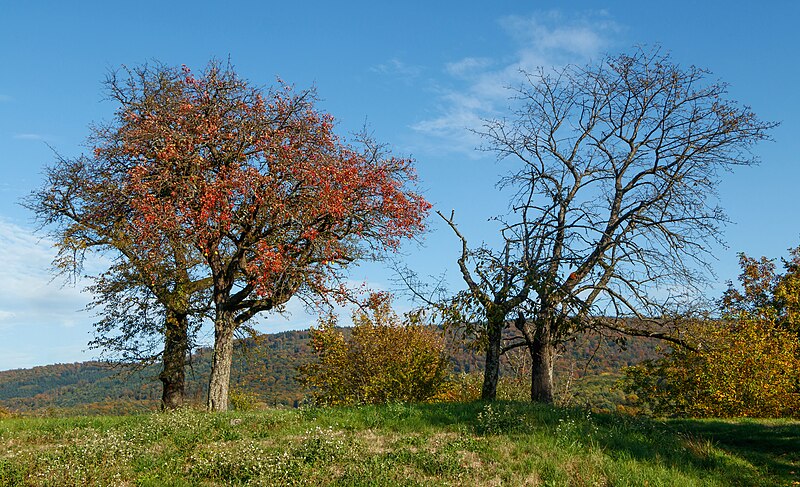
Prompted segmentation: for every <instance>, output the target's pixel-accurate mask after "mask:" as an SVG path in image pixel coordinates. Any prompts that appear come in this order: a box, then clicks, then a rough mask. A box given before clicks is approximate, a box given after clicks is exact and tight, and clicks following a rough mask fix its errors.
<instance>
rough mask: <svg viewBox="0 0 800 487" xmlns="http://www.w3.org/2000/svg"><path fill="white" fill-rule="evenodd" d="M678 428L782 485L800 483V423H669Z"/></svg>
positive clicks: (687, 421)
mask: <svg viewBox="0 0 800 487" xmlns="http://www.w3.org/2000/svg"><path fill="white" fill-rule="evenodd" d="M669 424H670V425H671V426H673V427H674V428H675V429H676V430H678V431H680V432H682V433H684V434H686V435H690V436H692V437H696V438H705V439H708V440H710V441H711V442H713V444H714V446H715V447H717V448H719V449H721V450H724V451H726V452H728V453H730V454H732V455H735V456H738V457H740V458H742V459H744V460H746V461H747V462H749V463H751V464H752V465H754V466H756V467H757V468H758V469H759V470H760V471H761V472H763V473H764V474H766V475H769V476H771V477H774V478H776V480H780V485H800V423H798V422H797V421H791V420H752V419H740V420H721V419H712V420H709V419H703V420H700V419H683V420H671V421H670V422H669Z"/></svg>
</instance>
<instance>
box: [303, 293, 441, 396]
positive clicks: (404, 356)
mask: <svg viewBox="0 0 800 487" xmlns="http://www.w3.org/2000/svg"><path fill="white" fill-rule="evenodd" d="M336 324H337V321H336V317H335V316H330V317H328V318H327V319H324V320H322V321H321V322H320V327H319V328H318V329H312V330H311V342H312V347H313V350H314V352H315V354H316V355H317V361H316V362H312V363H311V364H308V365H306V366H304V367H303V368H302V369H301V379H300V380H301V382H302V383H303V384H305V385H306V386H308V387H309V388H310V390H311V395H312V397H313V398H314V401H315V402H317V403H320V404H328V405H337V404H381V403H386V402H389V401H407V402H419V401H428V400H431V399H433V398H435V397H436V396H437V395H439V394H441V393H442V392H444V389H445V387H446V385H447V382H446V377H447V374H448V366H449V364H448V360H447V357H446V356H445V354H444V338H443V336H442V333H440V332H439V331H437V330H435V329H433V328H430V327H427V326H423V325H420V324H418V323H415V322H413V321H412V322H409V321H405V322H401V320H400V319H399V318H398V316H397V315H396V314H395V313H394V312H393V311H392V310H391V308H390V302H389V301H388V300H387V299H380V298H379V299H372V300H371V301H370V304H369V306H368V308H367V311H357V312H356V313H354V315H353V324H354V327H353V329H352V333H351V335H350V337H349V338H347V337H346V336H345V334H344V333H343V332H342V331H341V330H340V329H337V328H336Z"/></svg>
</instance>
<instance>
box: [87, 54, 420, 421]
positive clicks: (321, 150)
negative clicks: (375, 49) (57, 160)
mask: <svg viewBox="0 0 800 487" xmlns="http://www.w3.org/2000/svg"><path fill="white" fill-rule="evenodd" d="M122 75H123V76H121V77H118V76H117V74H115V75H113V76H112V77H111V78H110V79H109V81H108V83H107V85H108V86H109V89H110V95H111V98H112V99H113V100H116V101H117V102H119V108H118V110H117V112H116V114H115V117H114V119H113V120H112V122H111V123H109V124H107V125H105V126H101V127H98V128H97V129H96V130H95V136H94V137H93V139H92V141H91V142H92V143H93V145H94V157H95V159H97V160H102V161H114V164H115V167H120V166H121V167H124V168H125V170H124V171H118V172H117V173H116V174H114V175H110V176H111V177H117V178H119V179H120V186H121V188H122V191H123V192H124V194H126V195H128V196H129V207H128V211H127V213H126V215H125V219H126V224H127V225H128V226H129V227H130V238H131V239H132V241H134V242H136V244H137V246H138V247H140V248H141V249H142V251H143V252H144V253H145V254H146V255H148V256H149V258H148V259H147V261H148V262H152V263H153V264H154V265H157V263H159V262H162V261H163V260H164V257H163V255H164V254H165V253H169V252H174V249H175V244H176V242H179V243H180V245H181V246H185V247H186V251H187V252H188V253H191V255H195V256H198V260H197V261H195V260H191V262H192V264H191V265H192V269H191V270H192V272H193V273H194V274H199V275H201V276H206V277H207V278H208V279H209V282H208V289H210V292H209V294H210V297H211V302H212V303H213V310H214V322H215V349H214V359H213V364H214V365H213V368H212V373H211V380H210V387H209V404H208V406H209V408H210V409H212V410H225V409H227V396H228V392H227V389H228V381H229V377H230V363H231V356H232V351H233V334H234V331H235V330H236V329H237V328H239V327H240V326H242V325H243V324H244V323H245V322H247V321H248V320H249V319H251V318H252V317H254V316H255V315H256V314H258V313H260V312H265V311H271V310H276V309H280V306H282V305H283V304H284V303H286V302H287V301H288V300H289V299H291V298H292V297H295V296H299V297H301V298H302V299H304V300H305V301H306V302H307V303H312V304H318V305H319V304H327V303H329V302H330V301H331V300H342V299H348V298H351V293H350V290H349V289H348V288H347V287H346V286H345V285H344V284H343V283H344V280H345V278H346V268H347V267H348V265H350V264H351V263H353V262H355V261H357V260H360V259H369V258H374V257H377V256H379V255H381V254H382V253H383V252H385V251H387V250H395V249H396V248H397V247H398V246H399V245H400V242H401V240H402V239H404V238H410V237H413V236H414V235H415V234H417V233H418V232H420V231H421V230H422V228H423V220H424V218H425V217H426V215H427V212H428V209H429V208H430V205H429V203H427V202H426V201H425V200H424V199H423V197H422V196H421V195H419V194H418V193H416V192H415V191H414V184H415V179H416V176H415V173H414V169H413V161H411V160H410V159H403V158H396V157H392V156H390V155H387V154H386V153H385V151H384V150H383V149H382V147H381V146H379V145H377V144H375V143H374V142H373V141H371V140H369V139H368V138H367V137H359V138H358V139H357V140H356V142H355V143H354V144H353V143H348V142H346V141H344V140H342V139H341V138H340V137H338V136H337V135H336V134H335V133H334V120H333V117H332V116H330V115H328V114H326V113H323V112H321V111H319V110H318V109H317V108H316V107H315V102H316V100H315V95H314V92H313V91H296V90H294V89H293V88H292V87H291V86H289V85H287V84H285V83H283V82H279V83H278V87H277V88H275V89H271V90H263V89H259V88H254V87H252V86H250V85H249V84H248V83H247V82H246V81H244V80H243V79H241V78H240V77H238V76H237V74H236V73H235V72H234V71H233V69H232V68H231V66H222V65H220V64H219V63H211V64H210V65H209V66H208V68H207V69H206V70H205V71H204V72H202V73H199V74H196V73H194V72H192V71H191V70H190V69H189V68H187V67H185V66H184V67H182V68H171V67H165V66H155V67H149V66H144V67H141V68H137V69H134V70H126V71H124V72H122ZM188 261H189V260H188V259H187V262H188ZM146 274H148V275H151V274H152V273H146Z"/></svg>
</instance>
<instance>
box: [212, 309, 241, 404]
mask: <svg viewBox="0 0 800 487" xmlns="http://www.w3.org/2000/svg"><path fill="white" fill-rule="evenodd" d="M235 329H236V324H235V322H234V319H233V316H232V315H231V314H230V313H228V312H226V311H217V317H216V320H214V356H213V361H212V364H211V378H210V380H209V384H208V403H207V407H208V410H209V411H227V410H228V386H229V384H230V378H231V362H232V361H233V332H234V331H235Z"/></svg>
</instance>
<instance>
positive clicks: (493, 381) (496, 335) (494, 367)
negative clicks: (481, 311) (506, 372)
mask: <svg viewBox="0 0 800 487" xmlns="http://www.w3.org/2000/svg"><path fill="white" fill-rule="evenodd" d="M487 321H488V323H487V324H486V334H487V338H488V343H487V345H486V366H485V367H484V369H483V387H482V388H481V399H483V400H484V401H494V400H495V399H496V398H497V382H498V381H499V379H500V352H501V346H502V339H503V325H504V322H503V319H502V318H500V319H499V320H497V319H494V318H493V317H492V316H491V315H490V316H487Z"/></svg>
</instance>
